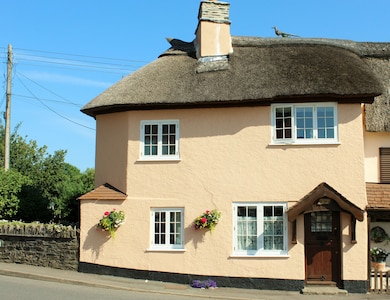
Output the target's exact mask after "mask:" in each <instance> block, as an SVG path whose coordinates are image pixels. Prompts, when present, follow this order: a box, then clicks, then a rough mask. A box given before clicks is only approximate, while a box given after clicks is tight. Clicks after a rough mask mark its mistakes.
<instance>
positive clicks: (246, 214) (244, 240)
mask: <svg viewBox="0 0 390 300" xmlns="http://www.w3.org/2000/svg"><path fill="white" fill-rule="evenodd" d="M256 215H257V208H256V207H253V206H239V207H237V246H238V249H240V250H256V249H257V219H256Z"/></svg>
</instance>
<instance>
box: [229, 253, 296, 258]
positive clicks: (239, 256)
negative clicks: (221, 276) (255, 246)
mask: <svg viewBox="0 0 390 300" xmlns="http://www.w3.org/2000/svg"><path fill="white" fill-rule="evenodd" d="M229 257H230V258H290V255H288V254H280V255H278V254H274V255H272V254H270V255H269V254H263V255H262V254H254V255H250V254H247V255H245V254H232V255H230V256H229Z"/></svg>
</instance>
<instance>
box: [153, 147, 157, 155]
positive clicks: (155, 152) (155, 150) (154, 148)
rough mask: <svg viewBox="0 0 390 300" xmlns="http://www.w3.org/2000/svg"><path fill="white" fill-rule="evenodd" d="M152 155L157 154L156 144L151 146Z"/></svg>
mask: <svg viewBox="0 0 390 300" xmlns="http://www.w3.org/2000/svg"><path fill="white" fill-rule="evenodd" d="M152 155H157V146H153V147H152Z"/></svg>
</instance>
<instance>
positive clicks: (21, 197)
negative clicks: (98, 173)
mask: <svg viewBox="0 0 390 300" xmlns="http://www.w3.org/2000/svg"><path fill="white" fill-rule="evenodd" d="M19 127H20V125H18V126H16V128H15V130H14V132H13V133H12V135H11V147H10V170H12V172H13V173H17V174H18V175H19V176H20V180H19V182H21V185H20V187H19V190H18V192H17V193H13V194H12V195H13V198H12V199H13V200H15V201H16V199H17V200H18V201H16V202H17V205H16V206H13V209H12V216H16V217H17V218H19V219H22V220H24V221H28V222H31V221H41V222H48V221H72V222H77V221H78V215H79V214H78V202H77V200H76V199H77V198H78V197H79V196H80V195H82V194H84V193H86V192H88V191H90V190H92V189H93V187H94V183H93V178H94V170H93V169H87V170H86V171H85V172H84V173H81V172H80V170H79V169H78V168H77V167H75V166H72V165H70V164H68V163H66V162H65V156H66V150H57V151H55V152H54V153H53V154H49V153H48V152H47V147H46V146H43V147H39V146H38V144H37V142H36V141H34V140H30V141H27V139H26V138H23V137H21V136H20V135H19V134H18V129H19ZM3 141H4V127H3V126H1V127H0V145H3V144H4V143H3ZM3 153H4V147H1V146H0V155H1V154H3ZM3 157H4V155H1V156H0V161H1V160H2V159H3ZM13 173H12V174H13ZM13 175H14V176H17V175H15V174H13ZM9 176H11V174H10V175H9ZM6 178H8V177H5V179H4V181H6ZM15 178H16V177H15ZM24 178H25V179H26V180H25V181H23V180H22V179H24ZM0 195H1V194H0ZM15 201H14V202H15ZM16 202H15V203H16ZM8 216H9V217H11V215H8Z"/></svg>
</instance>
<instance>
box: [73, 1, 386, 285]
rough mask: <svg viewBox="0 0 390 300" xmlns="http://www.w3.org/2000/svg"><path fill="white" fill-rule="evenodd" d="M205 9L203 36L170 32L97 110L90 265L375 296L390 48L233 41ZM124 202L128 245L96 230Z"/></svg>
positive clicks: (83, 243)
mask: <svg viewBox="0 0 390 300" xmlns="http://www.w3.org/2000/svg"><path fill="white" fill-rule="evenodd" d="M198 17H199V24H198V27H197V29H196V37H195V40H194V41H193V42H183V41H180V40H176V39H169V42H170V44H171V47H170V48H169V49H168V50H167V51H166V52H165V53H163V54H161V55H160V56H159V57H158V59H156V60H155V61H153V62H152V63H150V64H148V65H146V66H145V67H143V68H141V69H140V70H138V71H136V72H134V73H132V74H130V75H129V76H127V77H125V78H123V79H122V80H121V81H119V82H118V83H116V84H114V85H113V86H112V87H110V88H109V89H107V90H106V91H104V92H103V93H102V94H101V95H99V96H97V97H96V98H95V99H93V100H92V101H91V102H89V103H88V104H86V105H85V106H84V107H83V109H82V111H83V112H84V113H86V114H88V115H90V116H91V117H93V118H95V119H96V123H97V134H96V169H95V172H96V178H95V185H96V189H95V190H93V191H92V192H90V193H88V194H86V195H84V196H82V197H80V207H81V233H80V271H83V272H94V273H100V274H113V275H122V276H132V277H135V278H144V279H155V280H165V281H174V282H181V283H190V282H191V281H192V280H193V279H202V278H212V279H213V280H215V281H216V282H217V284H218V285H219V286H233V287H251V288H263V289H285V290H300V289H302V288H304V286H305V285H307V284H315V283H322V284H328V285H337V286H338V287H340V288H344V289H346V290H348V291H351V292H366V291H367V288H368V286H367V283H368V268H369V255H368V248H369V245H368V244H369V238H368V231H369V230H368V228H369V226H370V224H369V218H368V217H367V212H366V207H367V206H369V207H370V209H371V212H373V211H374V210H376V208H375V207H372V205H374V206H375V205H376V202H375V201H377V200H374V198H373V197H371V198H370V196H367V189H368V190H371V189H373V190H374V191H384V192H383V193H384V194H383V195H385V194H386V193H387V192H386V191H385V190H386V189H387V188H388V185H386V184H387V183H389V177H388V176H389V175H388V174H389V173H388V172H389V169H390V167H389V162H388V157H389V156H388V155H389V154H388V150H389V149H390V139H389V137H390V133H389V131H390V126H389V125H390V120H389V116H390V112H389V97H390V96H389V87H390V76H389V73H388V72H389V71H388V70H389V69H390V68H389V65H390V63H389V58H390V46H389V44H386V43H382V44H379V43H357V42H353V41H344V40H329V39H304V38H259V37H231V36H230V20H229V4H228V3H224V2H217V1H202V2H201V4H200V9H199V15H198ZM379 149H381V150H379ZM383 149H385V151H383ZM386 149H387V150H386ZM386 151H387V152H386ZM382 152H384V153H385V154H382ZM380 153H381V154H380ZM386 153H387V154H386ZM386 155H387V156H386ZM384 157H387V162H386V158H385V159H384V160H385V162H384V163H380V161H382V160H383V158H384ZM381 159H382V160H381ZM382 169H383V170H382ZM379 170H381V172H382V171H383V174H385V175H383V176H382V175H381V176H382V177H381V176H380V175H379V174H382V173H381V172H380V171H379ZM386 170H387V171H386ZM386 172H387V173H386ZM386 174H387V175H386ZM386 176H387V177H386ZM386 178H387V179H386ZM366 185H367V188H366ZM375 195H377V194H375ZM381 195H382V194H381ZM375 197H376V196H375ZM386 197H387V198H386ZM385 198H386V199H385V204H384V206H385V207H381V209H389V205H388V202H389V199H388V194H387V196H385ZM375 199H377V198H375ZM367 201H369V202H367ZM370 201H371V202H370ZM113 208H115V209H116V211H123V212H124V213H125V216H126V220H125V223H124V224H123V225H121V226H120V227H119V228H117V229H116V232H115V239H112V238H110V235H108V234H107V232H105V231H103V232H102V231H101V230H96V228H97V223H98V222H99V220H100V219H101V218H102V215H103V213H104V212H106V211H107V214H108V213H109V212H110V211H112V210H113ZM213 211H214V212H216V214H215V215H212V214H213V213H214V212H213ZM219 214H220V215H221V218H219ZM194 220H196V221H197V223H196V224H197V226H195V225H194ZM213 221H218V222H214V223H213ZM210 224H211V225H215V228H214V230H213V231H210V230H209V229H208V228H209V226H208V225H210ZM203 227H205V228H203ZM211 227H212V226H211Z"/></svg>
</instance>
